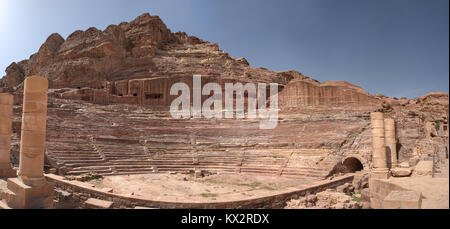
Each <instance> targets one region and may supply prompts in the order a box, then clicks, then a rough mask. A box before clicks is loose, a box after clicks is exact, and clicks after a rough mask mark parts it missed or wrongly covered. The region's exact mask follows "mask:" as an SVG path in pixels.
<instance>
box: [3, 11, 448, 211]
mask: <svg viewBox="0 0 450 229" xmlns="http://www.w3.org/2000/svg"><path fill="white" fill-rule="evenodd" d="M193 75H200V76H201V79H202V83H201V86H204V85H205V84H207V83H217V84H218V85H220V86H222V85H224V84H226V83H242V84H247V83H253V84H262V83H265V84H277V85H278V93H277V97H278V123H277V126H276V128H274V129H260V128H259V123H260V121H261V120H260V118H242V119H238V118H220V119H219V118H205V117H201V118H195V117H190V118H174V117H173V116H172V115H171V113H170V105H171V103H172V102H173V101H174V100H175V99H176V98H177V97H178V95H173V94H172V93H170V91H171V87H172V85H174V84H176V83H180V82H181V83H185V84H186V85H188V87H189V89H190V93H194V92H193V91H194V90H195V89H196V88H194V85H193ZM385 83H386V84H388V83H389V82H385ZM0 93H1V94H0V118H1V119H0V209H17V208H19V209H22V208H40V209H49V208H53V209H94V208H95V209H110V208H113V209H146V208H163V209H168V208H170V209H173V208H200V209H205V208H220V209H223V208H225V209H237V208H291V209H292V208H295V209H299V208H307V209H310V208H325V209H361V208H363V209H369V208H391V209H399V208H447V209H448V208H449V205H448V203H449V201H448V195H449V190H448V187H449V185H448V150H449V139H448V133H449V132H448V115H449V106H448V105H449V97H448V94H447V93H438V92H434V93H429V94H426V95H424V96H422V97H419V98H414V99H407V98H390V97H386V96H383V95H380V94H376V95H373V94H369V93H367V92H366V91H364V90H363V89H362V88H360V87H358V86H356V85H353V84H350V83H347V82H344V81H329V82H319V81H317V80H314V79H312V78H310V77H307V76H305V75H303V74H302V73H300V72H296V71H281V72H274V71H271V70H268V69H265V68H262V67H252V66H250V65H249V63H248V62H247V60H246V59H245V58H242V57H241V58H235V57H231V56H230V55H229V54H228V53H227V52H225V51H223V50H221V49H220V48H219V45H218V44H214V43H209V42H207V41H203V40H201V39H199V38H196V37H193V36H189V35H187V34H186V33H183V32H177V33H172V32H171V31H170V30H169V29H168V28H167V27H166V26H165V24H164V23H163V22H162V21H161V19H160V18H159V17H158V16H151V15H149V14H143V15H141V16H139V17H137V18H136V19H135V20H133V21H131V22H123V23H121V24H119V25H110V26H108V27H107V28H106V29H105V30H103V31H101V30H98V29H96V28H89V29H87V30H85V31H75V32H73V33H72V34H71V35H69V36H68V37H67V38H66V39H64V38H63V37H61V36H60V35H59V34H51V35H50V36H49V37H48V39H47V40H46V41H45V43H44V44H42V46H41V47H40V49H39V51H38V52H37V53H35V54H33V55H31V56H30V58H29V59H27V60H22V61H20V62H17V63H12V64H11V65H10V66H9V67H8V68H7V69H6V76H4V77H3V78H2V79H1V80H0ZM267 95H269V94H268V93H267ZM233 96H234V97H233V99H235V100H237V99H242V98H238V97H240V95H233ZM243 97H244V98H243V99H244V101H245V104H246V107H247V101H248V99H249V94H248V93H244V94H243ZM268 97H269V96H268ZM207 98H209V96H205V95H202V96H201V99H202V101H203V100H205V99H207Z"/></svg>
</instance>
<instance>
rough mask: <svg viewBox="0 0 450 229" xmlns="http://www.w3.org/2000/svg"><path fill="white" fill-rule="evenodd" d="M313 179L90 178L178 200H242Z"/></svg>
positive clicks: (121, 189)
mask: <svg viewBox="0 0 450 229" xmlns="http://www.w3.org/2000/svg"><path fill="white" fill-rule="evenodd" d="M313 182H314V180H310V179H292V178H284V177H268V176H249V175H247V176H242V175H235V174H229V175H228V174H227V175H225V174H222V175H211V176H207V177H203V178H194V177H193V176H192V175H184V174H174V175H171V174H141V175H122V176H108V177H105V178H104V179H101V180H93V181H90V183H91V184H94V185H95V187H97V188H112V189H113V192H114V193H119V194H126V195H129V194H131V193H132V195H134V196H137V197H145V198H151V199H152V200H160V201H177V202H216V201H232V200H242V199H248V198H254V197H260V196H266V195H274V194H277V193H281V192H284V191H290V190H295V189H298V188H301V187H305V186H307V185H311V184H312V183H313Z"/></svg>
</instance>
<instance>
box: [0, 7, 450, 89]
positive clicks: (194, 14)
mask: <svg viewBox="0 0 450 229" xmlns="http://www.w3.org/2000/svg"><path fill="white" fill-rule="evenodd" d="M145 12H149V13H150V14H151V15H158V16H160V17H161V18H162V19H163V21H164V22H165V23H166V25H167V26H168V27H169V28H170V29H171V30H172V31H173V32H177V31H185V32H187V33H188V34H190V35H195V36H197V37H199V38H202V39H204V40H207V41H210V42H217V43H219V45H220V48H221V49H222V50H225V51H227V52H229V53H230V55H231V56H234V57H245V58H247V60H248V61H249V62H250V64H251V65H252V66H255V67H266V68H268V69H271V70H274V71H282V70H290V69H293V70H297V71H300V72H302V73H303V74H304V75H307V76H310V77H313V78H315V79H317V80H319V81H329V80H345V81H348V82H350V83H353V84H357V85H359V86H361V87H362V88H363V89H365V90H366V91H368V92H369V93H372V94H376V93H381V94H384V95H387V96H392V97H403V96H405V97H409V98H412V97H418V96H421V95H424V94H425V93H427V92H434V91H442V92H448V91H449V89H448V88H449V64H448V62H449V1H448V0H292V1H290V0H277V1H275V0H245V1H243V0H215V1H211V0H192V1H191V0H151V1H144V0H141V1H139V0H128V1H124V0H122V1H119V0H97V1H92V0H90V1H89V0H79V1H69V0H39V1H35V0H0V70H1V73H0V77H1V76H2V75H5V73H3V71H4V69H5V68H6V67H7V66H8V65H9V64H10V63H12V62H14V61H15V62H18V61H20V60H23V59H27V58H29V56H30V55H31V54H33V53H35V52H36V51H37V50H38V49H39V47H40V45H41V44H42V43H43V42H44V41H45V40H46V38H47V37H48V36H49V35H50V34H51V33H54V32H57V33H59V34H61V35H62V36H63V37H64V38H66V37H67V36H68V35H69V34H71V33H72V32H73V31H75V30H78V29H82V30H85V29H88V28H89V27H91V26H95V27H97V28H99V29H105V28H106V27H107V26H108V25H110V24H119V23H120V22H122V21H130V20H132V19H134V18H135V17H137V16H138V15H140V14H142V13H145Z"/></svg>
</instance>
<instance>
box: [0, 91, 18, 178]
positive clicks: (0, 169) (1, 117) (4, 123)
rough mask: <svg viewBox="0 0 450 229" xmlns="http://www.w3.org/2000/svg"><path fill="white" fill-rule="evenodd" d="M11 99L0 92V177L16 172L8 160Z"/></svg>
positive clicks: (11, 175) (12, 174)
mask: <svg viewBox="0 0 450 229" xmlns="http://www.w3.org/2000/svg"><path fill="white" fill-rule="evenodd" d="M13 100H14V98H13V96H12V95H10V94H6V93H0V178H9V177H14V176H16V173H17V172H16V170H14V169H13V168H12V166H11V160H10V155H11V154H10V148H11V131H12V115H13Z"/></svg>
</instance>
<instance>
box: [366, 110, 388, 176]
mask: <svg viewBox="0 0 450 229" xmlns="http://www.w3.org/2000/svg"><path fill="white" fill-rule="evenodd" d="M370 117H371V126H372V146H373V159H372V164H373V170H372V174H371V176H372V177H374V178H388V177H389V169H388V165H387V160H386V158H387V157H386V144H385V128H384V115H383V113H381V112H373V113H371V114H370Z"/></svg>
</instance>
